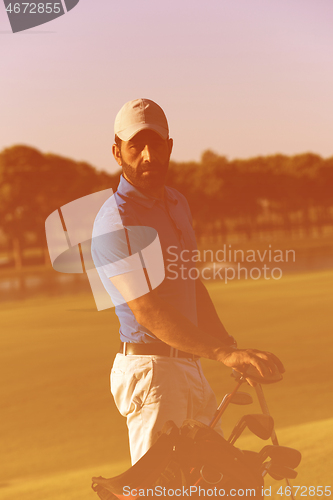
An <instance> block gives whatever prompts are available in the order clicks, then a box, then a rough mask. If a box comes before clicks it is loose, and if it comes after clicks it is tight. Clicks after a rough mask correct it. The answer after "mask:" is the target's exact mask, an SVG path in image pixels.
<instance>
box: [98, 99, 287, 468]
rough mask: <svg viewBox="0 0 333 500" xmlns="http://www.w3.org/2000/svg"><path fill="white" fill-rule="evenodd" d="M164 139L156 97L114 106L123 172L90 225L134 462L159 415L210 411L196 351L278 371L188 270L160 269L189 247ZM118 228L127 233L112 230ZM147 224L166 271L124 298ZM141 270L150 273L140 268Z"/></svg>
mask: <svg viewBox="0 0 333 500" xmlns="http://www.w3.org/2000/svg"><path fill="white" fill-rule="evenodd" d="M172 145H173V141H172V139H171V138H169V127H168V122H167V119H166V117H165V114H164V112H163V110H162V109H161V108H160V107H159V106H158V105H157V104H156V103H154V102H153V101H151V100H148V99H136V100H134V101H130V102H128V103H126V104H125V105H124V106H123V107H122V109H121V110H120V111H119V113H118V115H117V117H116V120H115V144H114V145H113V149H112V151H113V155H114V157H115V159H116V161H117V163H118V165H119V166H120V167H121V168H122V176H121V180H120V184H119V187H118V190H117V192H116V193H115V195H114V197H112V199H110V200H108V201H107V202H106V203H105V204H104V205H103V207H102V209H101V210H100V212H99V214H98V215H97V218H96V220H95V225H94V233H93V236H94V239H93V245H92V253H93V257H94V261H95V264H96V267H97V268H98V270H99V273H100V276H101V279H102V280H103V283H104V285H105V287H106V289H107V290H108V292H109V293H110V295H111V297H112V299H113V301H114V303H116V304H118V305H117V306H116V313H117V315H118V317H119V321H120V338H121V348H120V352H119V353H118V354H117V356H116V359H115V361H114V365H113V368H112V372H111V391H112V394H113V396H114V399H115V403H116V405H117V407H118V409H119V411H120V412H121V413H122V414H123V415H124V416H126V418H127V425H128V431H129V440H130V452H131V459H132V463H133V464H134V463H135V462H136V461H137V460H139V458H140V457H141V456H142V455H143V454H144V453H145V452H146V451H147V450H148V449H149V447H150V446H151V444H152V440H153V437H154V434H155V433H156V432H157V431H160V430H161V428H162V427H163V424H164V423H165V422H166V421H168V420H173V421H174V422H175V423H176V425H178V426H180V425H181V424H182V423H183V421H184V420H185V419H186V418H193V419H196V420H199V421H201V422H203V423H205V424H208V423H209V421H210V420H211V418H212V416H213V415H214V412H215V410H216V406H217V405H216V399H215V396H214V394H213V391H212V389H211V388H210V386H209V384H208V382H207V380H206V379H205V377H204V375H203V372H202V369H201V366H200V361H199V358H200V357H205V358H210V359H213V360H216V361H220V362H222V363H224V364H225V365H226V366H228V367H234V368H236V369H237V368H244V366H246V365H250V364H251V365H253V366H254V367H255V368H256V369H257V370H258V371H259V372H260V373H261V374H262V375H267V374H269V373H273V372H275V371H277V370H279V371H280V372H282V371H284V368H283V366H282V364H281V362H280V361H279V359H278V358H277V357H276V356H274V355H273V354H271V353H267V352H262V351H257V350H254V349H237V348H236V343H235V341H234V339H233V338H232V337H230V336H229V335H228V333H227V332H226V330H225V328H224V326H223V325H222V323H221V321H220V319H219V317H218V314H217V312H216V310H215V307H214V305H213V303H212V301H211V299H210V297H209V294H208V292H207V290H206V288H205V286H204V285H203V283H202V282H201V281H200V280H193V279H189V278H187V279H186V273H185V275H184V272H182V276H183V277H181V276H180V274H179V275H178V276H177V277H176V279H174V269H175V268H174V267H173V275H172V276H170V275H169V273H168V268H167V259H168V251H167V249H168V247H170V246H172V248H173V252H175V249H177V250H176V252H177V251H178V255H179V256H180V252H181V251H182V250H184V249H186V250H190V251H192V250H194V249H195V248H196V242H195V236H194V231H193V228H192V224H191V214H190V210H189V207H188V204H187V201H186V199H185V198H184V196H182V195H181V194H180V193H179V192H178V191H176V190H175V189H171V188H169V187H167V186H165V179H166V175H167V170H168V165H169V160H170V155H171V151H172ZM119 216H120V218H119ZM121 228H125V235H126V238H125V237H124V236H123V237H120V236H119V234H120V233H119V230H121ZM135 228H139V230H138V231H137V232H136V231H135ZM149 228H152V229H154V230H156V232H157V234H158V237H159V241H160V243H161V248H162V252H163V257H164V262H165V278H164V280H163V282H162V283H161V284H160V285H159V286H157V287H156V288H155V289H152V287H150V290H149V291H148V293H143V294H141V296H139V297H138V296H137V295H136V296H135V297H138V298H134V299H132V300H131V297H132V296H133V294H132V295H131V293H132V291H133V288H135V287H136V283H135V280H133V279H129V272H130V271H133V270H134V269H133V268H131V265H132V264H129V262H130V261H131V259H130V257H132V256H133V254H134V251H135V250H134V248H133V246H135V247H136V250H137V251H138V250H140V249H141V250H142V248H144V247H145V246H146V243H145V241H146V239H147V231H146V230H148V229H149ZM106 233H108V234H110V235H111V236H112V237H110V239H108V240H107V242H105V241H106V240H104V241H99V240H98V235H101V234H106ZM132 261H133V259H132ZM177 262H178V263H179V265H183V266H184V265H186V262H181V259H179V260H178V261H177ZM117 263H118V266H117V265H115V264H117ZM126 266H127V267H126ZM146 277H147V280H148V281H149V276H148V273H147V272H146ZM117 294H118V295H117ZM119 297H120V298H119ZM121 298H125V299H126V300H121ZM217 430H218V429H217Z"/></svg>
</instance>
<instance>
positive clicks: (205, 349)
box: [110, 276, 284, 376]
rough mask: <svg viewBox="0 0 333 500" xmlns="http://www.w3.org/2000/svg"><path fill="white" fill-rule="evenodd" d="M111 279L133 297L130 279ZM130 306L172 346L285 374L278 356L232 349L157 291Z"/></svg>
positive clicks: (231, 363)
mask: <svg viewBox="0 0 333 500" xmlns="http://www.w3.org/2000/svg"><path fill="white" fill-rule="evenodd" d="M110 279H111V281H112V283H113V284H114V285H115V286H116V287H117V288H118V290H119V291H120V293H121V294H122V296H123V297H124V298H126V297H130V296H131V283H130V281H129V280H123V279H122V277H121V276H116V277H114V278H110ZM127 304H128V306H129V307H130V309H131V310H132V312H133V314H134V316H135V318H136V320H137V321H138V323H140V325H142V326H144V327H145V328H147V329H148V330H149V331H151V332H152V333H153V334H154V335H155V336H156V337H157V338H159V339H160V340H162V341H163V342H165V343H166V344H168V345H170V346H171V347H174V348H176V349H179V350H181V351H185V352H188V353H191V354H195V355H197V356H200V357H204V358H209V359H213V360H216V361H220V362H222V363H224V364H225V365H226V366H229V367H234V368H237V367H239V368H242V367H244V366H245V365H249V364H251V365H253V366H254V367H255V368H256V369H257V370H258V371H259V373H260V374H261V375H262V376H265V375H268V374H270V373H274V372H275V371H276V367H277V368H278V369H279V371H280V372H283V371H284V368H283V365H282V363H281V361H280V360H279V359H278V358H277V357H276V356H274V354H271V353H267V352H264V351H257V350H255V349H235V348H233V347H228V346H226V345H225V343H224V342H223V338H222V339H219V338H216V337H214V336H213V335H210V334H209V333H207V332H204V331H202V330H201V329H200V328H198V327H196V326H195V325H194V324H193V323H192V322H191V321H190V320H189V319H187V318H186V317H185V316H184V315H183V314H181V312H179V311H178V310H177V309H175V308H174V307H172V306H171V305H170V304H169V303H167V302H166V301H163V300H162V299H161V298H160V297H159V296H158V295H157V293H156V290H153V291H150V292H149V293H147V294H146V295H143V296H141V297H139V298H137V299H135V300H128V301H127Z"/></svg>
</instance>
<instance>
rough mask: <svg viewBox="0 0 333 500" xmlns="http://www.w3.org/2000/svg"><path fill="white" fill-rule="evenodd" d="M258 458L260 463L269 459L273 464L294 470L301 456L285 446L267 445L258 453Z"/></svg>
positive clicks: (296, 451)
mask: <svg viewBox="0 0 333 500" xmlns="http://www.w3.org/2000/svg"><path fill="white" fill-rule="evenodd" d="M259 457H260V459H261V461H262V462H263V461H264V460H266V458H268V457H269V458H271V459H273V460H274V463H278V464H280V465H285V466H286V467H290V468H291V469H295V468H296V467H297V466H298V465H299V464H300V461H301V458H302V455H301V453H300V452H299V451H298V450H294V449H293V448H288V447H287V446H274V445H267V446H264V447H263V449H262V450H261V451H260V453H259Z"/></svg>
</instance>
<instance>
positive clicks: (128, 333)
mask: <svg viewBox="0 0 333 500" xmlns="http://www.w3.org/2000/svg"><path fill="white" fill-rule="evenodd" d="M121 227H124V228H128V229H129V230H130V229H131V228H132V229H133V228H138V229H139V232H138V234H139V235H140V227H141V228H142V231H141V234H144V235H145V236H144V238H145V239H146V238H147V231H148V232H149V229H147V228H151V230H150V231H152V232H153V233H154V234H156V233H155V231H156V232H157V234H158V236H159V240H160V243H161V248H162V253H163V260H164V268H165V278H164V280H163V281H162V283H161V284H160V285H159V286H158V287H157V288H156V289H155V290H156V292H155V293H157V294H158V295H159V297H160V298H161V299H163V300H165V301H166V302H168V303H169V304H171V305H172V306H173V307H175V308H176V309H177V310H178V311H180V312H181V313H182V314H183V315H184V316H185V317H186V318H188V319H189V320H190V321H191V322H192V323H193V324H194V325H197V309H196V292H195V280H194V277H195V273H191V272H190V268H193V267H195V263H194V262H193V261H191V258H190V257H191V255H193V254H192V251H193V250H196V248H197V246H196V239H195V234H194V230H193V227H192V217H191V212H190V209H189V206H188V203H187V201H186V199H185V197H184V196H183V195H182V194H180V193H179V192H178V191H177V190H176V189H173V188H170V187H167V186H165V196H164V200H159V199H156V198H153V197H150V196H146V195H145V194H143V193H142V192H140V191H139V190H138V189H136V188H135V187H134V186H132V185H131V184H130V183H129V182H128V181H127V180H126V179H125V178H124V177H123V176H121V178H120V183H119V186H118V190H117V191H116V193H114V195H113V196H111V197H110V198H109V199H108V200H107V201H106V202H105V203H104V205H103V206H102V208H101V209H100V211H99V213H98V214H97V217H96V219H95V223H94V229H93V239H92V248H91V250H92V256H93V260H94V263H95V265H96V268H97V270H98V273H99V275H100V278H101V280H102V282H103V284H104V287H105V288H106V290H107V292H108V293H109V294H110V296H111V299H112V301H113V303H114V304H117V303H119V302H120V305H116V308H115V311H116V314H117V316H118V318H119V322H120V339H121V341H122V342H143V343H149V342H156V341H158V339H157V338H156V337H155V335H154V334H153V333H152V332H150V331H149V330H147V329H146V328H145V327H144V326H142V325H140V324H139V323H138V322H137V321H136V319H135V316H134V314H133V313H132V311H131V309H130V308H129V307H128V305H127V304H126V303H121V302H123V301H121V300H119V292H118V291H117V289H116V288H115V286H114V285H113V284H112V283H111V281H110V277H113V276H115V275H116V274H121V265H120V267H119V266H118V269H120V270H118V271H114V266H112V265H108V263H113V262H115V261H117V262H118V263H119V262H120V263H121V261H122V259H126V258H127V257H128V256H129V255H130V253H129V249H128V244H127V243H128V241H127V242H126V241H124V240H125V238H122V237H120V236H119V237H118V236H117V235H119V234H121V233H120V231H117V229H121ZM144 228H146V230H145V231H143V229H144ZM154 230H155V231H154ZM122 234H123V233H122ZM99 235H112V238H110V237H101V236H99ZM139 239H140V236H139ZM137 243H138V247H140V242H137ZM141 243H142V244H141V249H142V247H145V246H146V243H147V242H144V241H142V242H141ZM139 249H140V248H139ZM184 250H185V252H184ZM132 251H133V249H132ZM143 267H144V264H143ZM127 271H128V269H127ZM123 272H126V269H124V270H123ZM117 294H118V297H117Z"/></svg>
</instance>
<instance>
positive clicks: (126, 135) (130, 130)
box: [116, 123, 169, 141]
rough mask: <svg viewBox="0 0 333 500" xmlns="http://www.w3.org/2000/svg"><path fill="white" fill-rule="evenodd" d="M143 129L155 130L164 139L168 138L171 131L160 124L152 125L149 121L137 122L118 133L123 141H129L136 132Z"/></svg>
mask: <svg viewBox="0 0 333 500" xmlns="http://www.w3.org/2000/svg"><path fill="white" fill-rule="evenodd" d="M141 130H153V131H154V132H156V133H157V134H158V135H159V136H160V137H162V139H167V138H168V135H169V132H168V130H166V129H165V128H163V127H159V126H158V125H150V124H149V123H136V124H135V125H131V126H130V127H127V129H126V130H122V131H121V132H118V133H117V134H116V135H117V136H118V137H119V139H121V140H122V141H129V140H130V139H132V138H133V137H134V136H135V135H136V134H138V133H139V132H141Z"/></svg>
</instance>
